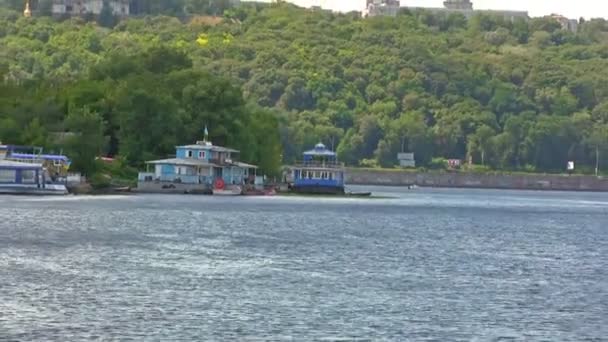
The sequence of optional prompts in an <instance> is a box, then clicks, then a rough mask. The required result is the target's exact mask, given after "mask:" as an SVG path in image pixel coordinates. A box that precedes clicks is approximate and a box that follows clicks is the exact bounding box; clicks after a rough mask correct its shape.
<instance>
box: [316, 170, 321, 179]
mask: <svg viewBox="0 0 608 342" xmlns="http://www.w3.org/2000/svg"><path fill="white" fill-rule="evenodd" d="M315 178H316V179H319V178H321V172H319V171H315Z"/></svg>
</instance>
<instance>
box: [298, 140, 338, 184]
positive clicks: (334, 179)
mask: <svg viewBox="0 0 608 342" xmlns="http://www.w3.org/2000/svg"><path fill="white" fill-rule="evenodd" d="M292 179H293V184H292V185H291V188H292V190H293V191H295V192H298V193H311V194H344V165H343V164H342V163H340V162H339V161H338V157H337V155H336V153H335V152H333V151H331V150H328V149H327V148H326V147H325V145H323V144H322V143H318V144H317V145H316V146H315V148H314V149H312V150H310V151H306V152H304V156H303V160H302V162H301V163H299V164H296V165H295V166H293V167H292Z"/></svg>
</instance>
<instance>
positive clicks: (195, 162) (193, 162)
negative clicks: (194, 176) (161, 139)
mask: <svg viewBox="0 0 608 342" xmlns="http://www.w3.org/2000/svg"><path fill="white" fill-rule="evenodd" d="M146 164H153V165H156V164H172V165H182V166H218V165H216V164H213V163H209V162H208V161H206V160H204V159H183V158H170V159H160V160H151V161H147V162H146Z"/></svg>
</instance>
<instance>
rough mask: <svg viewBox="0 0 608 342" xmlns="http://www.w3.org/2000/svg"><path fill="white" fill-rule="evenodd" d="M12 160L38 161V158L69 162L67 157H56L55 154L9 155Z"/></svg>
mask: <svg viewBox="0 0 608 342" xmlns="http://www.w3.org/2000/svg"><path fill="white" fill-rule="evenodd" d="M11 157H12V158H18V159H38V158H42V159H45V160H53V161H65V162H67V161H69V159H68V157H66V156H62V155H57V154H41V155H37V154H28V153H12V154H11Z"/></svg>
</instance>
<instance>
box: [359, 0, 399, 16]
mask: <svg viewBox="0 0 608 342" xmlns="http://www.w3.org/2000/svg"><path fill="white" fill-rule="evenodd" d="M400 8H401V2H400V1H399V0H367V6H366V7H365V11H364V13H363V16H366V17H375V16H378V15H385V16H392V17H394V16H396V15H397V13H399V9H400Z"/></svg>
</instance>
